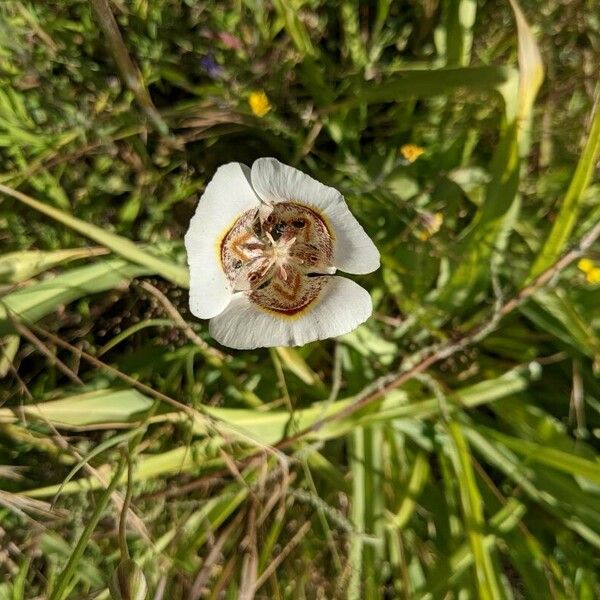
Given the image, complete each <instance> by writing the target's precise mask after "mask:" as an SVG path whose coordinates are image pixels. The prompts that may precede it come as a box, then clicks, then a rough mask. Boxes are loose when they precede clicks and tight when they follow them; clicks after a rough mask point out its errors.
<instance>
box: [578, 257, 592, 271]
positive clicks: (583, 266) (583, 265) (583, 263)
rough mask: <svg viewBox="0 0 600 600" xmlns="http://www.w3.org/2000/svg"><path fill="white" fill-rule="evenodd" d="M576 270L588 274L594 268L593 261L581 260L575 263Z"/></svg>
mask: <svg viewBox="0 0 600 600" xmlns="http://www.w3.org/2000/svg"><path fill="white" fill-rule="evenodd" d="M577 268H578V269H579V270H580V271H583V272H584V273H589V272H590V271H591V270H592V269H593V268H594V261H593V260H590V259H589V258H582V259H581V260H580V261H579V262H578V263H577Z"/></svg>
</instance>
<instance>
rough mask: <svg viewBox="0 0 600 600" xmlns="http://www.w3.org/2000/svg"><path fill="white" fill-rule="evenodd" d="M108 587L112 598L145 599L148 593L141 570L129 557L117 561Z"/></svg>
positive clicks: (116, 599)
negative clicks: (117, 563)
mask: <svg viewBox="0 0 600 600" xmlns="http://www.w3.org/2000/svg"><path fill="white" fill-rule="evenodd" d="M108 588H109V590H110V595H111V597H112V599H113V600H145V598H146V594H147V593H148V584H147V583H146V578H145V577H144V573H143V571H142V570H141V569H140V568H139V567H138V566H137V565H136V564H135V562H134V561H132V560H131V559H130V558H126V559H125V560H122V561H121V562H120V563H119V566H118V567H117V568H116V569H115V572H114V573H113V576H112V579H111V581H110V583H109V586H108Z"/></svg>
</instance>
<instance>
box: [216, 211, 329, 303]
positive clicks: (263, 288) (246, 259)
mask: <svg viewBox="0 0 600 600" xmlns="http://www.w3.org/2000/svg"><path fill="white" fill-rule="evenodd" d="M332 258H333V240H332V236H331V233H330V231H329V228H328V227H327V225H326V223H325V221H324V220H323V218H322V217H321V216H320V215H319V214H317V213H316V212H315V211H314V210H312V209H310V208H308V207H306V206H303V205H301V204H296V203H295V202H281V203H278V204H275V205H274V206H273V207H261V208H260V209H259V210H258V211H256V210H249V211H246V212H245V213H244V214H243V215H241V216H240V217H239V218H238V220H237V221H236V222H235V223H234V225H233V227H232V228H231V229H230V230H229V232H228V233H227V234H226V235H225V237H224V238H223V241H222V244H221V261H222V264H223V269H224V271H225V274H226V275H227V277H228V279H229V281H230V282H231V284H232V286H233V289H234V291H243V292H246V293H248V295H249V297H250V299H251V300H252V301H254V302H255V303H256V304H258V305H259V306H262V307H263V308H267V309H270V310H274V311H277V312H281V313H286V314H295V313H297V312H299V311H301V310H303V309H304V308H305V307H307V306H308V305H309V304H310V303H311V302H312V301H313V300H315V299H316V298H317V296H318V295H319V292H320V291H321V289H322V288H323V287H324V285H325V284H326V283H327V275H331V274H332V273H334V272H335V268H334V267H333V265H332Z"/></svg>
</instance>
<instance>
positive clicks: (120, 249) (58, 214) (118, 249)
mask: <svg viewBox="0 0 600 600" xmlns="http://www.w3.org/2000/svg"><path fill="white" fill-rule="evenodd" d="M0 192H1V193H3V194H5V195H7V196H10V197H11V198H14V199H15V200H18V201H19V202H22V203H23V204H26V205H27V206H29V207H30V208H33V209H34V210H37V211H38V212H41V213H42V214H44V215H46V216H47V217H50V218H51V219H54V220H55V221H58V222H59V223H62V224H63V225H66V226H67V227H70V228H71V229H73V230H74V231H77V232H78V233H80V234H81V235H84V236H85V237H88V238H90V239H91V240H94V241H95V242H96V243H98V244H102V245H103V246H106V247H107V248H109V249H110V250H112V251H113V252H114V253H115V254H118V255H120V256H122V257H123V258H125V259H126V260H128V261H130V262H133V263H137V264H138V265H140V266H143V267H146V268H147V269H149V270H151V271H152V272H154V273H157V274H158V275H161V276H162V277H164V278H165V279H167V280H168V281H172V282H173V283H175V284H176V285H180V286H181V287H188V285H189V278H188V271H187V268H186V267H182V266H180V265H177V264H175V263H172V262H169V261H166V260H163V259H161V258H158V257H156V256H154V255H153V254H151V253H150V252H148V251H146V250H144V249H142V248H140V247H139V246H138V245H137V244H135V243H134V242H132V241H131V240H128V239H127V238H124V237H122V236H120V235H117V234H116V233H111V232H110V231H106V229H103V228H102V227H98V226H97V225H94V224H92V223H86V222H85V221H82V220H81V219H78V218H77V217H74V216H73V215H70V214H68V213H66V212H64V211H62V210H59V209H58V208H54V207H53V206H50V205H48V204H44V203H43V202H39V201H38V200H35V199H34V198H31V197H30V196H27V195H26V194H23V193H21V192H19V191H17V190H13V189H12V188H9V187H7V186H5V185H2V184H0Z"/></svg>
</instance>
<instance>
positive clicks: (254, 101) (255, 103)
mask: <svg viewBox="0 0 600 600" xmlns="http://www.w3.org/2000/svg"><path fill="white" fill-rule="evenodd" d="M248 104H249V105H250V110H251V111H252V112H253V114H255V115H256V116H257V117H264V116H265V115H266V114H267V113H268V112H269V111H270V110H271V103H270V102H269V97H268V96H267V94H265V93H264V92H263V91H262V90H261V91H260V92H250V95H249V96H248Z"/></svg>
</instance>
